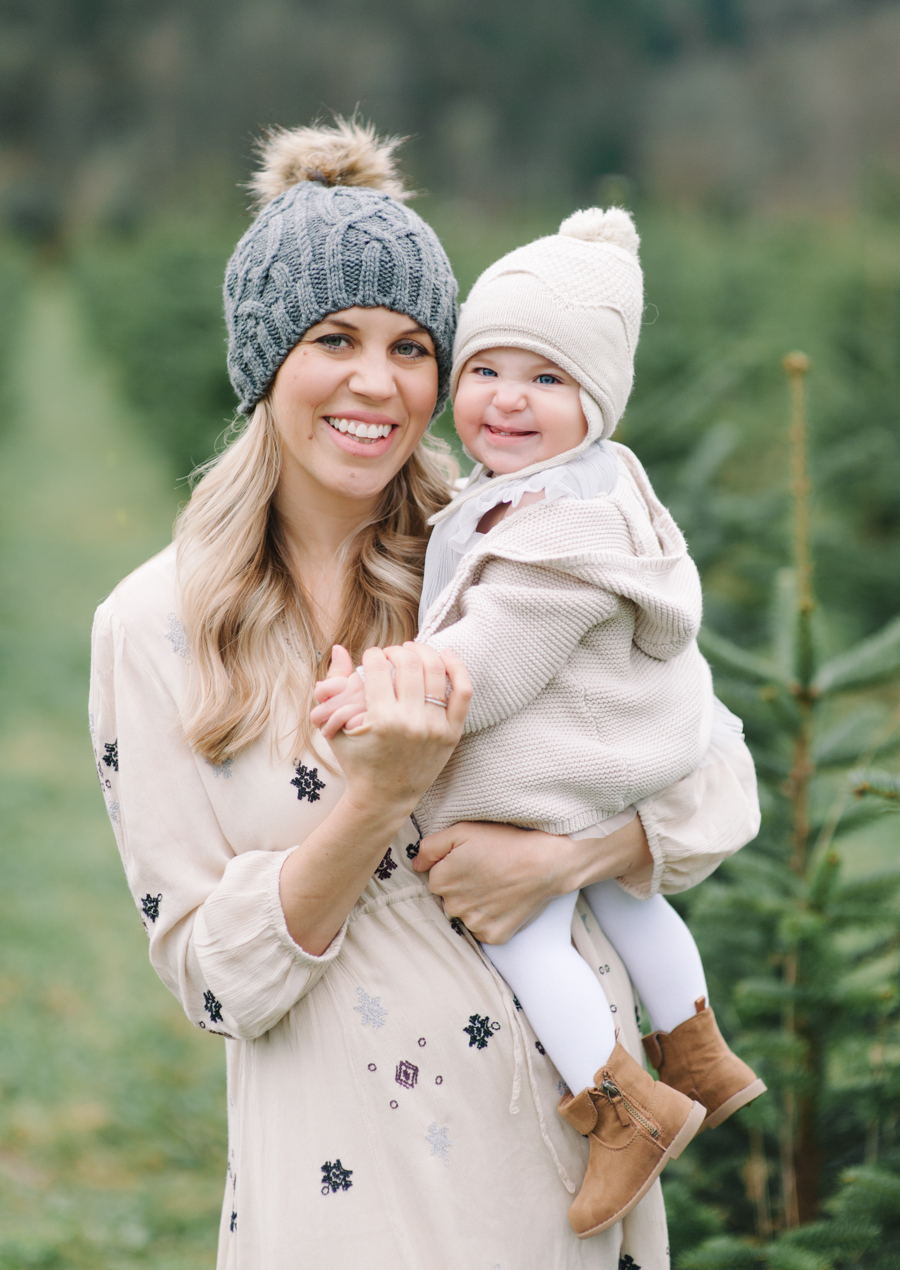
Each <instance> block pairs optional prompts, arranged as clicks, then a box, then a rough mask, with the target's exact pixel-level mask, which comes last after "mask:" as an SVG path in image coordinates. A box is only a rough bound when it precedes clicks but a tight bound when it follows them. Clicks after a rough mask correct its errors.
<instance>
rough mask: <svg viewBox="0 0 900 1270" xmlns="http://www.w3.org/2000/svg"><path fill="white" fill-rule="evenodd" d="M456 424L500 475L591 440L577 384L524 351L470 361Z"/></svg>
mask: <svg viewBox="0 0 900 1270" xmlns="http://www.w3.org/2000/svg"><path fill="white" fill-rule="evenodd" d="M453 419H454V422H455V424H456V431H457V432H458V433H459V437H460V440H461V441H462V443H463V445H464V446H465V447H466V449H467V450H468V451H469V453H470V454H473V455H474V456H475V458H476V459H478V461H479V462H480V463H483V464H484V465H485V467H486V468H488V469H489V470H490V471H492V472H496V473H497V474H498V475H503V474H505V473H507V472H518V471H519V470H520V469H521V468H523V467H529V466H530V465H531V464H532V463H538V462H541V461H542V460H543V459H551V458H554V457H555V456H556V455H557V454H564V453H565V451H566V450H571V449H573V448H574V447H575V446H576V445H578V443H579V441H582V440H583V439H584V437H585V436H586V435H587V422H586V420H585V417H584V414H583V412H582V409H581V402H580V400H579V397H578V384H577V383H576V381H575V380H574V379H573V378H572V376H571V375H567V374H566V372H565V371H564V370H560V368H559V367H558V366H555V365H554V364H553V362H548V361H547V359H546V358H545V357H541V356H540V355H539V354H538V353H529V352H527V351H526V350H524V349H520V348H491V349H488V350H487V352H486V353H478V354H477V355H476V356H475V357H472V358H470V359H469V361H467V362H466V364H465V366H464V367H463V371H462V374H461V375H460V378H459V387H458V388H457V390H456V397H455V399H454V402H453Z"/></svg>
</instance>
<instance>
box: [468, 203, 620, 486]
mask: <svg viewBox="0 0 900 1270" xmlns="http://www.w3.org/2000/svg"><path fill="white" fill-rule="evenodd" d="M640 241H641V240H640V238H639V237H638V233H637V230H636V229H635V227H634V221H633V220H632V219H631V216H630V215H629V214H628V212H626V211H625V210H624V209H623V208H621V207H610V208H608V209H607V210H606V211H604V210H603V208H601V207H589V208H587V209H586V210H585V211H581V212H575V213H574V214H573V215H572V216H569V217H568V218H567V219H566V220H564V221H563V223H562V224H561V225H560V227H559V231H558V232H557V233H555V234H551V235H549V236H548V237H546V238H538V239H536V240H535V241H534V242H532V243H528V244H527V245H526V246H525V247H517V248H516V249H515V251H511V252H510V253H509V255H507V256H503V257H502V258H501V259H500V260H498V261H496V262H495V263H494V264H492V265H491V266H490V268H489V269H486V270H485V271H484V273H483V274H482V275H481V277H480V278H479V279H478V281H477V282H476V283H475V285H474V286H473V287H472V290H471V291H470V293H469V298H468V299H467V300H466V302H465V304H464V305H463V306H462V309H461V311H460V318H459V328H458V332H457V336H456V344H455V347H454V350H453V370H452V372H451V378H450V391H451V394H452V395H453V396H455V395H456V389H457V386H458V384H459V377H460V373H461V372H462V368H463V366H464V365H465V364H466V362H467V361H468V360H469V358H470V357H473V356H474V355H475V354H476V353H481V352H484V350H485V349H487V348H525V349H528V350H529V351H531V352H534V353H540V354H541V355H542V356H544V357H547V358H549V359H550V361H552V362H554V363H555V364H556V365H557V366H559V367H561V369H562V370H564V371H567V372H568V373H569V374H570V375H571V376H572V377H573V379H576V380H577V381H578V383H579V384H580V385H581V389H582V391H581V402H582V407H583V408H584V412H585V417H586V418H587V422H588V435H587V437H586V438H585V441H584V443H583V444H582V445H581V446H578V447H577V449H578V450H581V449H583V448H584V447H585V446H586V445H589V444H590V443H591V442H592V441H598V440H600V438H601V437H603V438H605V437H609V436H611V435H612V433H613V430H614V429H615V426H616V424H617V423H618V422H619V419H620V418H621V417H622V414H623V412H624V410H625V404H626V402H627V401H628V394H629V393H630V392H631V384H632V380H633V378H634V352H635V349H636V348H637V342H638V336H639V334H640V330H641V315H642V313H643V308H644V285H643V274H642V273H641V266H640V262H639V260H638V247H639V246H640ZM519 475H521V473H519Z"/></svg>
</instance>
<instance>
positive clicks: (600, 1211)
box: [557, 1041, 705, 1239]
mask: <svg viewBox="0 0 900 1270" xmlns="http://www.w3.org/2000/svg"><path fill="white" fill-rule="evenodd" d="M594 1081H595V1084H594V1086H593V1087H592V1088H590V1089H582V1091H581V1093H580V1094H578V1095H577V1096H573V1095H572V1094H566V1095H565V1097H564V1098H563V1099H561V1101H560V1103H559V1106H558V1108H557V1110H558V1111H559V1114H560V1115H561V1116H562V1117H563V1119H564V1120H567V1121H568V1122H569V1124H570V1125H572V1127H573V1128H574V1129H577V1130H578V1132H579V1133H582V1134H584V1135H585V1137H587V1138H588V1139H589V1141H590V1144H591V1155H590V1159H589V1160H588V1166H587V1172H586V1173H585V1175H584V1182H583V1183H582V1187H581V1190H580V1191H579V1193H578V1195H577V1197H576V1199H575V1202H574V1204H573V1205H572V1207H571V1208H570V1209H569V1221H570V1222H571V1224H572V1229H573V1230H574V1231H575V1234H576V1235H577V1236H578V1238H579V1239H587V1238H588V1237H589V1236H590V1235H597V1234H599V1233H600V1231H601V1230H606V1229H607V1227H608V1226H614V1225H615V1223H616V1222H618V1221H621V1220H622V1218H623V1217H624V1216H625V1214H626V1213H630V1212H631V1210H632V1208H634V1206H635V1204H637V1203H638V1201H639V1200H642V1199H643V1198H644V1196H645V1195H646V1194H647V1192H648V1191H649V1189H650V1187H651V1186H652V1185H653V1182H654V1181H655V1179H656V1178H657V1177H659V1175H660V1173H661V1172H662V1171H663V1169H664V1168H665V1166H666V1165H667V1164H668V1162H669V1160H674V1159H675V1158H676V1156H679V1155H680V1154H681V1152H682V1151H683V1150H684V1148H685V1147H686V1146H687V1144H688V1143H689V1142H690V1140H691V1138H692V1137H693V1136H694V1134H695V1133H696V1132H697V1130H698V1129H699V1128H700V1126H701V1125H702V1123H703V1117H704V1115H705V1109H704V1107H703V1106H702V1105H701V1104H700V1103H699V1102H692V1101H691V1099H690V1098H686V1097H685V1096H684V1095H683V1094H680V1093H678V1092H677V1091H676V1090H674V1089H670V1088H669V1087H668V1085H664V1084H663V1083H662V1082H661V1081H657V1080H654V1079H653V1077H652V1076H651V1075H650V1073H649V1072H646V1071H644V1069H643V1067H641V1066H640V1064H638V1063H636V1062H635V1061H634V1059H633V1058H632V1057H631V1055H630V1054H629V1053H628V1051H627V1050H624V1049H623V1048H622V1046H621V1045H620V1044H619V1043H618V1041H617V1042H616V1048H615V1049H614V1050H613V1052H612V1054H611V1055H610V1056H609V1062H607V1063H605V1064H604V1066H603V1067H601V1069H600V1071H598V1072H597V1074H596V1076H595V1077H594Z"/></svg>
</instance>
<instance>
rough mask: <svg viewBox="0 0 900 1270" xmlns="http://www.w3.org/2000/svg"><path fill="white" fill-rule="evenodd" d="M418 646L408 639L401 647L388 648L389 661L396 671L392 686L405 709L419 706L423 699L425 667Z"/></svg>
mask: <svg viewBox="0 0 900 1270" xmlns="http://www.w3.org/2000/svg"><path fill="white" fill-rule="evenodd" d="M419 648H420V646H419V645H418V644H414V643H413V642H412V641H411V640H408V641H407V642H406V643H405V644H404V645H403V647H402V648H392V649H390V650H389V653H390V661H391V663H392V665H393V667H394V670H395V671H396V676H395V679H394V687H395V689H396V692H397V700H398V701H400V702H402V704H403V706H404V707H405V708H406V709H407V710H411V709H414V708H415V707H417V706H421V705H422V703H423V702H424V699H425V668H424V666H423V664H422V657H421V654H420V652H419Z"/></svg>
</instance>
